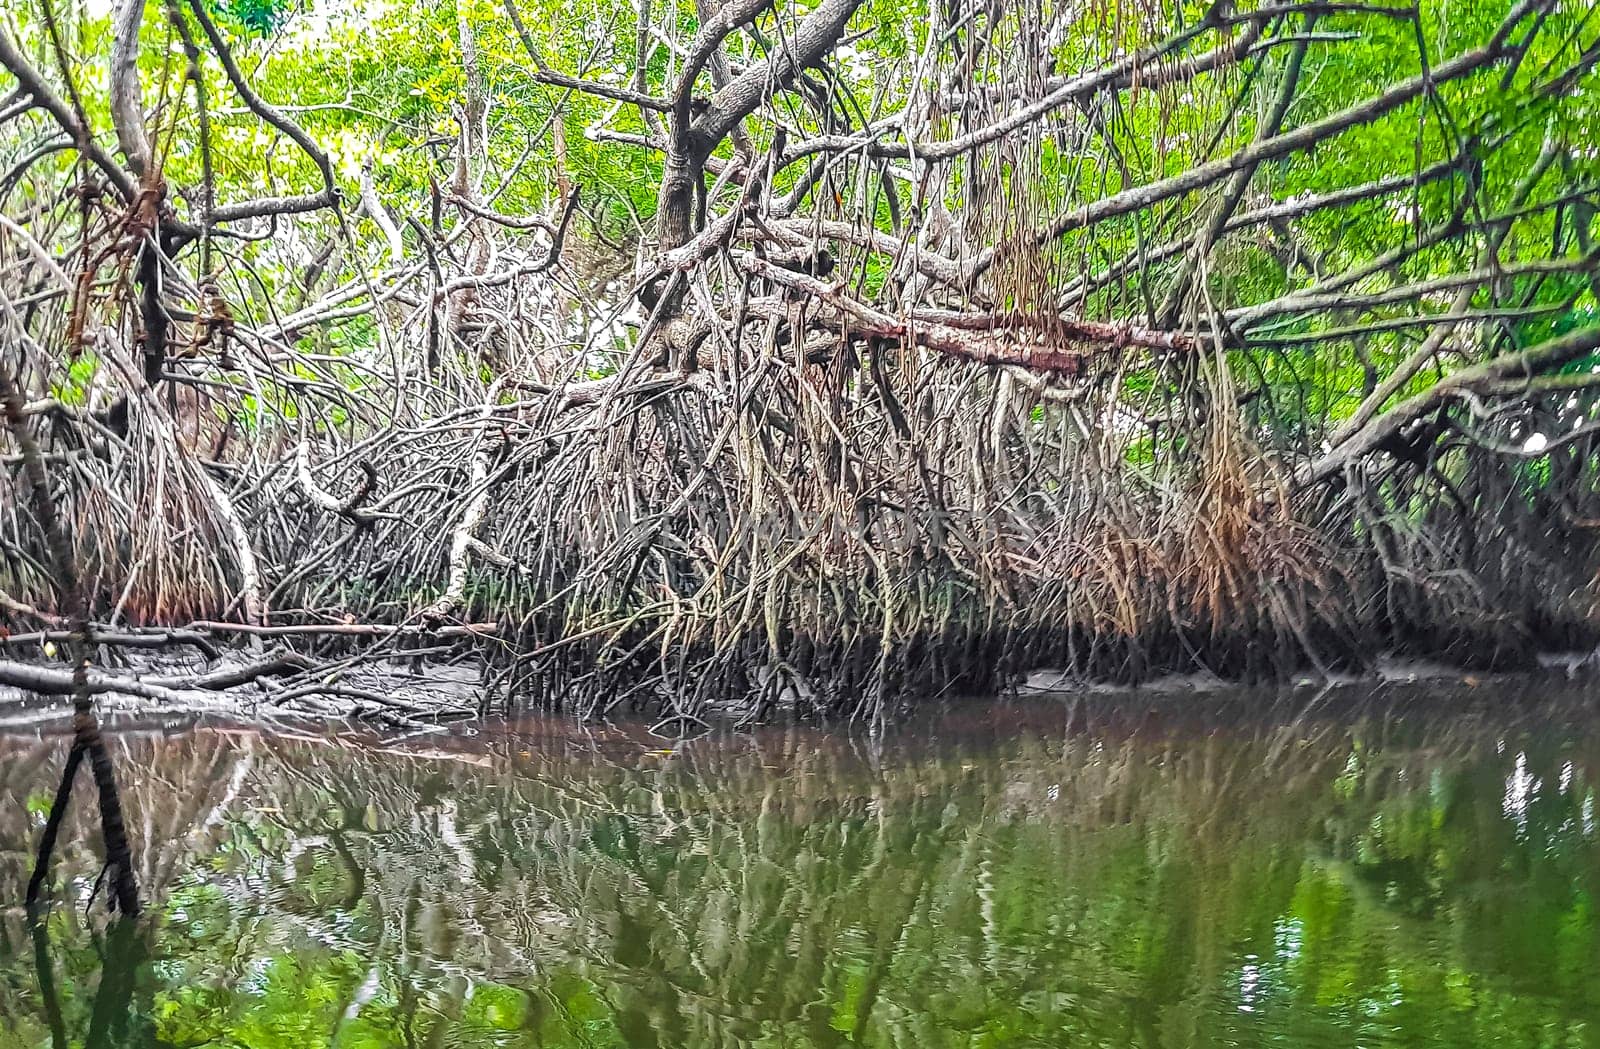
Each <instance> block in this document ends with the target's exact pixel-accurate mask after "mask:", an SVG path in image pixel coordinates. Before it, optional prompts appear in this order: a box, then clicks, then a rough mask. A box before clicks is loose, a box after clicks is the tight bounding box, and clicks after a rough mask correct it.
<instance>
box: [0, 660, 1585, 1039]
mask: <svg viewBox="0 0 1600 1049" xmlns="http://www.w3.org/2000/svg"><path fill="white" fill-rule="evenodd" d="M1597 712H1600V702H1597V701H1596V699H1595V698H1594V697H1593V695H1592V693H1591V692H1589V691H1586V690H1576V689H1570V688H1566V687H1553V686H1551V685H1549V684H1532V683H1526V682H1524V683H1520V684H1519V683H1500V684H1495V683H1486V684H1479V685H1478V686H1477V687H1475V688H1472V687H1466V686H1452V687H1448V688H1446V687H1439V688H1419V687H1413V688H1386V689H1384V690H1382V691H1380V692H1378V693H1370V692H1354V693H1348V692H1347V693H1338V694H1332V695H1318V694H1317V693H1315V692H1311V691H1297V692H1290V693H1283V694H1270V693H1260V692H1253V693H1240V694H1232V695H1218V696H1209V697H1195V696H1189V697H1178V696H1168V697H1165V698H1157V697H1144V696H1139V695H1132V694H1124V695H1116V696H1101V697H1097V698H1087V699H1079V700H1076V701H1060V700H1037V701H1029V702H1008V703H1001V704H977V703H968V704H954V705H951V706H948V707H941V708H940V709H938V710H937V711H935V712H931V713H929V714H926V715H924V716H921V717H919V718H916V719H913V721H912V722H910V723H908V724H905V725H903V726H900V727H898V728H895V729H893V730H891V731H890V732H889V733H888V734H887V735H886V736H884V737H882V738H877V739H874V738H872V737H870V736H867V735H864V734H861V733H852V732H850V731H847V730H844V729H834V730H827V731H825V730H820V729H817V728H814V727H805V726H794V727H783V728H769V729H763V730H760V731H758V732H755V733H749V734H736V733H732V732H725V733H718V734H714V735H712V736H709V737H707V738H703V739H700V740H696V741H693V742H688V743H682V744H673V743H670V742H666V741H663V740H660V739H658V738H655V737H652V736H651V735H649V733H648V732H647V731H646V730H644V729H643V728H635V727H628V726H623V727H620V728H619V727H607V728H603V729H599V728H597V729H586V728H584V727H583V726H579V725H575V724H573V723H572V722H570V721H566V720H561V719H549V720H525V721H519V722H511V723H503V724H488V725H483V726H479V727H477V728H476V729H475V730H473V729H456V730H452V731H451V732H450V733H448V734H437V735H432V736H421V737H414V738H411V739H405V740H394V739H387V740H386V739H382V738H376V737H373V738H367V737H351V736H348V735H346V736H341V737H333V736H330V735H327V734H325V732H324V731H323V730H312V729H307V730H304V731H303V732H298V733H297V732H283V731H277V732H268V731H265V730H260V729H251V728H242V727H237V726H226V725H215V724H211V725H205V724H202V725H195V726H188V727H182V726H171V725H168V726H152V725H149V724H147V725H144V726H139V725H132V726H128V727H127V729H126V731H123V732H121V733H120V734H118V735H117V736H116V737H115V751H116V759H117V761H118V763H119V769H120V771H121V777H122V780H123V781H124V784H125V791H126V804H127V807H128V809H129V824H130V830H131V833H132V835H133V838H134V841H135V848H136V849H137V861H138V866H139V873H140V878H141V883H142V887H143V889H144V892H145V893H146V896H147V899H149V900H150V905H149V908H148V910H147V913H146V915H145V917H144V918H142V919H141V920H140V922H139V923H138V924H137V925H133V926H121V927H116V928H114V929H111V930H108V928H107V922H106V917H105V913H104V909H103V906H102V904H101V903H100V902H99V901H94V902H93V903H92V906H91V901H90V899H89V896H90V893H91V892H92V889H93V883H94V876H95V874H96V873H97V870H98V862H97V860H96V859H95V851H96V849H97V848H98V845H97V843H96V841H95V837H94V835H93V832H92V828H91V827H90V826H89V825H88V824H87V823H86V822H83V821H81V817H82V815H83V809H84V808H86V807H87V808H91V809H92V801H91V800H90V792H89V791H88V790H87V789H84V788H85V786H86V784H80V791H79V794H78V796H77V800H76V804H75V818H74V819H73V820H72V821H71V822H70V823H69V825H68V838H69V842H68V843H67V844H66V845H65V847H64V852H63V854H62V856H61V857H60V860H59V864H58V871H57V878H56V882H57V885H58V892H57V899H58V903H57V906H56V907H55V909H54V911H53V912H52V914H51V916H50V918H49V919H48V921H47V923H46V924H45V925H44V926H43V927H37V926H30V925H29V923H28V922H27V921H26V920H25V919H24V916H23V914H22V913H21V908H20V906H17V905H16V904H17V901H19V900H20V899H21V896H22V890H23V886H24V884H25V882H26V879H27V874H28V868H29V865H30V857H29V852H30V850H31V849H32V847H33V843H34V840H35V838H36V837H37V834H38V829H39V827H40V826H41V825H42V819H43V812H44V811H45V810H46V809H47V807H48V804H49V798H50V795H51V793H52V791H53V789H54V778H55V776H56V774H57V771H58V769H59V767H60V762H61V758H62V752H63V751H64V749H65V745H64V739H63V737H61V736H50V735H47V736H45V737H43V738H39V737H38V736H37V735H27V736H18V735H11V736H0V903H3V904H4V905H5V910H4V912H3V918H0V1049H10V1047H13V1046H18V1047H21V1046H29V1047H31V1046H52V1045H54V1046H65V1045H82V1044H87V1045H103V1046H144V1045H151V1046H155V1045H163V1046H177V1047H186V1049H188V1047H199V1046H219V1047H233V1046H248V1047H262V1049H266V1047H284V1049H289V1047H297V1049H299V1047H314V1046H326V1045H340V1046H352V1047H353V1046H362V1047H370V1046H404V1047H407V1049H411V1047H423V1046H429V1047H469V1046H470V1047H479V1046H482V1047H488V1046H529V1047H532V1046H596V1047H598V1046H661V1047H674V1049H676V1047H701V1046H772V1047H780V1046H782V1047H804V1046H844V1045H866V1046H897V1047H930V1049H932V1047H944V1046H962V1047H976V1046H1011V1045H1014V1046H1108V1047H1111V1046H1115V1047H1156V1046H1165V1047H1191V1046H1263V1045H1281V1046H1294V1047H1314V1046H1340V1047H1355V1046H1364V1047H1379V1046H1462V1047H1467V1046H1495V1047H1500V1046H1504V1047H1519V1046H1530V1047H1532V1046H1551V1047H1555V1046H1595V1045H1600V914H1597V911H1600V834H1597V828H1596V820H1597V817H1600V814H1597V813H1596V792H1597V786H1600V720H1597V718H1596V717H1595V715H1596V713H1597Z"/></svg>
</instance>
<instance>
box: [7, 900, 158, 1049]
mask: <svg viewBox="0 0 1600 1049" xmlns="http://www.w3.org/2000/svg"><path fill="white" fill-rule="evenodd" d="M45 918H46V916H45V915H43V914H41V915H39V916H37V917H35V918H34V919H33V920H32V921H30V922H29V931H30V933H31V935H32V938H33V960H34V972H35V973H36V975H37V977H38V981H39V1000H40V1003H41V1006H42V1008H43V1012H44V1018H45V1022H46V1025H47V1026H48V1027H49V1029H50V1046H51V1049H68V1046H71V1045H73V1044H75V1039H74V1038H73V1037H72V1035H73V1032H71V1031H69V1029H68V1021H67V1015H66V1011H65V1010H64V1009H63V1007H62V993H61V987H60V986H59V985H58V984H57V982H56V968H55V958H54V947H55V945H53V944H52V943H51V938H50V929H49V923H48V922H47V921H46V920H45ZM149 936H150V934H149V931H148V930H147V929H145V928H144V927H142V926H141V924H140V923H139V922H138V921H135V920H132V919H127V918H124V919H121V920H118V921H116V922H113V923H112V924H111V925H110V927H109V928H107V929H106V930H105V932H104V933H103V934H101V935H99V936H97V937H96V938H95V942H94V944H93V948H94V953H95V955H96V956H97V958H98V965H96V966H95V968H96V969H98V971H99V976H100V980H99V984H98V985H97V986H96V988H95V992H94V998H93V1001H92V1004H91V1007H90V1011H89V1018H88V1029H87V1032H86V1033H84V1034H83V1041H82V1043H81V1044H82V1045H83V1046H84V1047H85V1049H125V1047H130V1046H164V1045H166V1044H167V1043H165V1042H162V1041H160V1040H159V1039H158V1038H157V1037H156V1034H155V1030H154V1027H153V1026H152V1025H151V1023H150V1021H149V1018H148V1016H147V1015H146V1013H145V1011H144V1010H142V1009H139V1008H137V1007H136V1003H135V1001H134V991H135V989H136V987H137V986H138V975H139V968H140V966H142V965H143V964H144V962H145V961H146V959H147V958H148V957H149V955H150V939H149Z"/></svg>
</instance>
